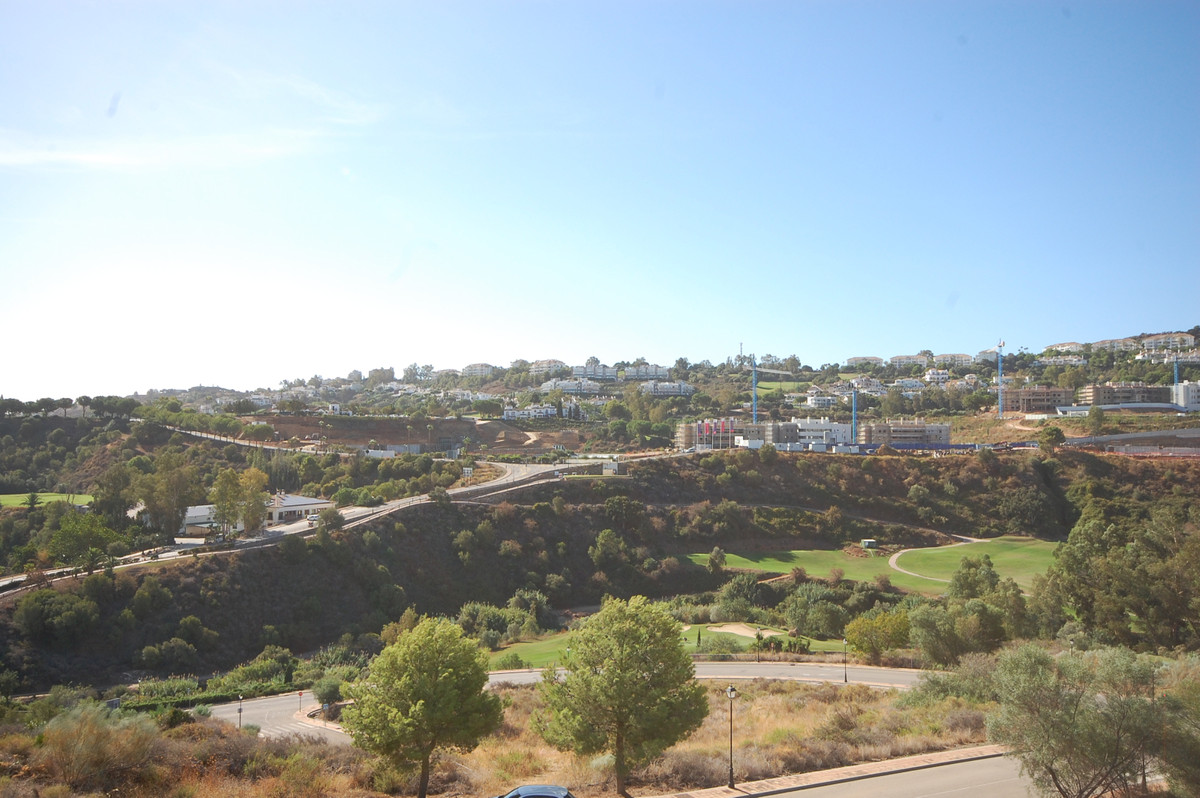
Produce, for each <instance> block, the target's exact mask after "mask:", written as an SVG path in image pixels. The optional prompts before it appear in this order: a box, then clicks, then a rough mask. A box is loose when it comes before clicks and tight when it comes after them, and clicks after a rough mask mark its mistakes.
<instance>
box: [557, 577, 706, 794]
mask: <svg viewBox="0 0 1200 798" xmlns="http://www.w3.org/2000/svg"><path fill="white" fill-rule="evenodd" d="M563 665H564V667H565V668H566V671H567V675H566V678H565V679H563V680H561V681H560V680H559V678H558V676H557V674H556V672H555V671H554V670H553V669H547V670H546V672H545V673H544V674H543V680H542V684H541V689H542V694H543V696H544V697H545V700H546V707H547V709H548V711H549V713H550V715H549V717H548V718H542V719H540V721H539V725H540V726H541V732H542V735H543V737H545V739H546V740H547V741H548V742H549V743H550V744H551V745H554V746H555V747H557V748H559V749H562V750H574V751H576V752H578V753H581V754H595V753H599V752H601V751H611V752H612V754H613V759H614V761H613V769H614V772H615V774H616V780H617V792H618V793H619V794H620V795H623V796H628V795H629V793H628V791H627V790H626V787H625V780H626V777H627V776H628V775H629V772H630V770H631V769H632V768H633V767H635V766H636V765H638V764H640V763H643V762H647V761H649V760H650V759H652V758H654V757H655V756H657V755H658V754H660V753H661V752H662V751H663V750H665V749H666V748H667V747H669V746H671V745H673V744H674V743H675V742H677V741H678V740H680V739H682V738H683V737H685V736H686V735H688V734H689V733H691V732H692V731H694V730H695V729H697V728H699V726H700V724H701V723H702V722H703V721H704V718H705V716H706V715H707V714H708V701H707V699H706V698H705V695H704V688H703V687H701V686H700V685H699V684H697V683H696V681H695V680H694V678H693V676H694V675H695V669H694V667H693V665H692V660H691V657H689V656H688V655H687V653H686V652H685V651H684V648H683V638H682V636H681V632H680V625H679V622H678V621H676V620H675V619H674V618H672V617H671V616H670V614H669V613H668V612H667V611H666V609H665V608H663V607H661V606H659V605H655V604H651V603H650V602H649V601H648V600H647V599H646V598H645V597H644V596H634V597H633V598H631V599H630V600H629V601H628V602H625V601H621V600H619V599H610V600H609V601H607V602H605V604H604V606H603V607H602V608H601V609H600V612H598V613H597V614H596V615H594V616H592V617H591V618H590V619H589V620H588V621H587V622H586V623H585V624H584V625H583V627H582V629H580V630H579V632H577V633H576V635H575V637H574V639H573V640H572V644H571V649H570V650H569V651H568V652H567V655H566V657H565V659H564V660H563Z"/></svg>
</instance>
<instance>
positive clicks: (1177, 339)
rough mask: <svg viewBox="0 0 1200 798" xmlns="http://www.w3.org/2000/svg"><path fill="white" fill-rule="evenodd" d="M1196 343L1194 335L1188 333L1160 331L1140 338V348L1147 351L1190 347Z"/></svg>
mask: <svg viewBox="0 0 1200 798" xmlns="http://www.w3.org/2000/svg"><path fill="white" fill-rule="evenodd" d="M1195 345H1196V337H1195V336H1194V335H1191V334H1189V333H1162V334H1161V335H1147V336H1146V337H1145V338H1143V339H1142V348H1143V349H1145V350H1147V351H1149V352H1157V351H1160V350H1163V349H1190V348H1192V347H1193V346H1195Z"/></svg>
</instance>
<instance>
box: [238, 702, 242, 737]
mask: <svg viewBox="0 0 1200 798" xmlns="http://www.w3.org/2000/svg"><path fill="white" fill-rule="evenodd" d="M241 730H242V697H241V696H240V695H239V696H238V731H241Z"/></svg>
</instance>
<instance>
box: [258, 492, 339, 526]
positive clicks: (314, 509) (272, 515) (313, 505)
mask: <svg viewBox="0 0 1200 798" xmlns="http://www.w3.org/2000/svg"><path fill="white" fill-rule="evenodd" d="M332 506H333V502H331V501H329V499H314V498H312V497H310V496H294V495H292V494H290V493H284V492H283V491H279V492H278V493H276V494H274V495H272V496H271V498H269V499H268V500H267V523H269V524H278V523H283V522H285V521H299V520H300V519H301V518H305V517H307V516H309V515H311V514H313V513H319V512H321V511H322V510H324V509H326V508H327V507H332Z"/></svg>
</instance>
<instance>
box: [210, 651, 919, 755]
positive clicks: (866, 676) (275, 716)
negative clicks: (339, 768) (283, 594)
mask: <svg viewBox="0 0 1200 798" xmlns="http://www.w3.org/2000/svg"><path fill="white" fill-rule="evenodd" d="M920 673H921V672H920V671H914V670H904V669H898V668H868V667H865V666H860V665H852V666H850V667H849V668H848V669H845V671H843V666H842V665H840V664H836V665H835V664H828V663H820V662H762V663H758V662H697V663H696V678H698V679H706V680H712V681H718V682H721V681H726V680H728V681H738V680H746V679H788V680H793V681H802V682H816V683H820V682H834V683H836V682H841V681H842V679H843V675H847V676H849V680H850V682H852V683H855V684H868V685H871V686H873V687H896V688H899V689H906V688H908V687H912V686H913V685H914V684H916V682H917V677H918V676H920ZM541 679H542V672H541V671H539V670H522V671H499V672H496V673H492V674H489V676H488V681H489V683H490V684H504V683H509V684H534V683H536V682H539V681H541ZM238 703H239V702H237V701H234V702H231V703H228V704H218V705H216V706H214V707H213V708H212V714H213V717H216V718H221V719H222V720H227V721H229V722H230V723H237V709H238ZM241 705H242V708H243V713H242V723H251V724H254V725H255V726H258V727H259V728H260V729H261V730H262V735H263V736H264V737H281V736H286V735H288V734H293V733H297V732H299V733H319V734H320V736H321V737H324V738H325V739H327V740H329V741H330V742H334V743H342V744H348V743H349V742H350V739H349V737H348V736H346V735H345V734H343V733H341V732H339V731H336V730H335V729H332V728H328V729H327V728H325V727H322V726H314V725H312V724H310V723H306V722H305V721H304V720H302V719H300V718H298V717H296V715H297V713H298V712H299V711H300V706H301V697H300V696H297V695H296V694H295V693H286V694H284V695H278V696H269V697H267V698H254V699H249V700H247V701H244V702H241ZM303 706H304V708H305V711H306V712H307V711H308V710H312V709H316V708H317V705H316V703H315V702H314V700H313V698H312V696H311V694H309V693H305V694H304V696H303Z"/></svg>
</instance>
